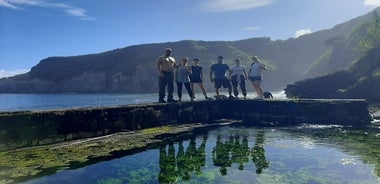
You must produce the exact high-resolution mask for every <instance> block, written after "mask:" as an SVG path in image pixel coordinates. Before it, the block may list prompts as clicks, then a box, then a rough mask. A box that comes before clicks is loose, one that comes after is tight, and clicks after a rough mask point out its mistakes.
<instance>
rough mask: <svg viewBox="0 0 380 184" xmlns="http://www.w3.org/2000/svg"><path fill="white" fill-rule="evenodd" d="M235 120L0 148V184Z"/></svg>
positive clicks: (126, 152) (135, 150)
mask: <svg viewBox="0 0 380 184" xmlns="http://www.w3.org/2000/svg"><path fill="white" fill-rule="evenodd" d="M238 123H239V122H237V121H228V120H226V121H219V122H215V123H212V124H203V123H190V124H184V125H176V126H160V127H155V128H148V129H143V130H137V131H129V132H118V133H114V134H110V135H106V136H100V137H95V138H87V139H81V140H75V141H67V142H63V143H57V144H51V145H46V146H36V147H28V148H23V149H16V150H8V151H0V183H20V182H25V181H27V180H30V179H32V178H38V177H42V176H45V175H51V174H54V173H56V172H58V171H61V170H65V169H76V168H81V167H84V166H87V165H91V164H94V163H97V162H101V161H105V160H110V159H115V158H119V157H123V156H125V155H130V154H133V153H138V152H140V151H142V150H146V149H155V148H157V147H158V146H159V145H160V144H163V143H164V144H166V143H165V142H166V141H171V140H175V141H178V140H181V139H188V138H189V137H194V136H195V135H194V134H198V133H203V132H204V131H207V130H208V129H209V128H216V127H220V126H225V125H233V124H238ZM31 158H32V159H31Z"/></svg>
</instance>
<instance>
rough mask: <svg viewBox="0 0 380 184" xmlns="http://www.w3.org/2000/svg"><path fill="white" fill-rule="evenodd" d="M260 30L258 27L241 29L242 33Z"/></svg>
mask: <svg viewBox="0 0 380 184" xmlns="http://www.w3.org/2000/svg"><path fill="white" fill-rule="evenodd" d="M260 29H261V28H260V27H256V26H251V27H245V28H243V30H244V31H257V30H260Z"/></svg>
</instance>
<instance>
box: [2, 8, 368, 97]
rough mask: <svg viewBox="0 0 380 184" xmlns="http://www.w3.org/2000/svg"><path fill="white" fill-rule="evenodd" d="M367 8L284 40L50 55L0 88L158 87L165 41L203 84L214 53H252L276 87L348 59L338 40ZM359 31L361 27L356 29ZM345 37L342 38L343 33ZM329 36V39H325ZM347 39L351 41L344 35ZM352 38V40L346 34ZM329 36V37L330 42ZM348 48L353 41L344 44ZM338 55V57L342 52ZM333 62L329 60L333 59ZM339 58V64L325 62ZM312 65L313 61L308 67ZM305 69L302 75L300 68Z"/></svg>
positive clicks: (228, 57) (267, 82) (267, 84)
mask: <svg viewBox="0 0 380 184" xmlns="http://www.w3.org/2000/svg"><path fill="white" fill-rule="evenodd" d="M371 17H372V14H371V13H370V14H368V15H365V16H362V17H358V18H356V19H353V20H350V21H348V22H346V23H343V24H340V25H337V26H335V27H334V28H332V29H329V30H323V31H319V32H316V33H312V34H309V35H304V36H301V37H300V38H297V39H294V38H291V39H288V40H285V41H282V40H276V41H272V40H271V39H270V38H252V39H247V40H239V41H233V42H229V41H219V42H205V41H191V40H186V41H179V42H168V43H158V44H145V45H137V46H130V47H126V48H122V49H115V50H111V51H107V52H104V53H99V54H89V55H82V56H71V57H50V58H46V59H44V60H42V61H41V62H40V63H39V64H37V65H36V66H35V67H33V68H32V69H31V71H30V72H29V73H27V74H23V75H19V76H15V77H11V78H3V79H0V93H70V92H74V93H108V92H123V93H149V92H156V91H157V89H158V88H157V75H156V70H155V65H156V64H155V61H156V59H157V57H158V56H160V55H162V54H163V50H164V49H165V48H167V47H171V48H173V49H174V57H175V58H176V59H177V62H179V61H180V59H181V58H183V57H189V58H193V57H198V58H201V64H202V65H203V67H204V76H205V82H206V88H208V89H209V90H212V89H213V85H212V84H211V83H209V79H208V72H209V68H210V66H211V64H213V63H215V62H216V57H217V56H218V55H223V56H224V58H225V60H224V62H225V63H227V64H228V65H232V64H234V63H233V60H234V59H235V58H240V59H241V60H242V64H244V65H245V66H247V67H248V66H249V65H250V64H251V60H250V57H251V56H252V55H257V56H259V57H260V58H262V60H263V62H264V63H265V64H267V66H269V71H266V72H265V73H264V80H263V86H264V88H265V89H268V90H281V89H283V88H285V86H286V84H289V83H293V82H295V81H297V80H300V79H303V78H304V77H305V76H307V77H315V76H317V75H319V74H321V73H325V72H327V71H330V69H331V68H334V69H341V68H344V67H347V66H348V65H349V64H351V63H352V62H353V61H351V59H352V58H351V56H349V57H348V59H347V57H345V56H347V55H345V54H344V53H343V54H342V53H341V54H339V53H340V52H337V51H340V50H343V51H344V52H345V53H346V52H350V51H351V50H350V49H346V48H348V47H345V49H342V47H344V46H346V45H343V46H342V45H340V44H339V43H340V42H338V43H337V42H333V41H337V39H335V38H338V41H339V39H341V38H345V37H346V36H347V35H349V33H351V32H352V30H353V29H355V28H356V27H358V26H359V25H361V24H363V22H368V21H370V20H371ZM357 33H360V34H361V32H357ZM344 40H345V41H347V39H344ZM326 41H330V42H331V44H327V45H326V44H325V43H326ZM348 41H350V40H349V39H348ZM351 41H352V40H351ZM330 42H329V43H330ZM349 48H352V47H349ZM330 49H333V51H332V52H333V53H332V54H331V57H326V58H325V60H323V61H328V62H325V63H322V64H320V63H318V62H315V61H318V59H320V58H321V56H323V55H326V56H328V55H327V54H326V53H329V51H330ZM341 56H342V57H341ZM350 58H351V59H350ZM332 60H333V62H330V61H332ZM336 63H340V64H339V66H336V67H329V66H331V64H336ZM312 66H316V67H312ZM308 69H310V71H312V72H309V73H308V74H307V75H305V71H307V70H308Z"/></svg>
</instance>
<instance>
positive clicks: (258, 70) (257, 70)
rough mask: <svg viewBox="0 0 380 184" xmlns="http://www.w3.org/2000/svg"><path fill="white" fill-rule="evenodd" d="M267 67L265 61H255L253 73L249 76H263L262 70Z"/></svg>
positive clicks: (252, 67) (252, 66) (252, 68)
mask: <svg viewBox="0 0 380 184" xmlns="http://www.w3.org/2000/svg"><path fill="white" fill-rule="evenodd" d="M263 67H265V65H264V64H263V63H253V64H252V65H251V73H250V74H249V76H252V77H258V76H261V71H262V70H263V69H262V68H263Z"/></svg>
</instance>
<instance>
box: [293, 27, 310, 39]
mask: <svg viewBox="0 0 380 184" xmlns="http://www.w3.org/2000/svg"><path fill="white" fill-rule="evenodd" d="M310 33H312V31H311V30H310V29H300V30H298V31H296V33H295V34H294V36H295V37H296V38H298V37H300V36H302V35H305V34H310Z"/></svg>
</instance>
